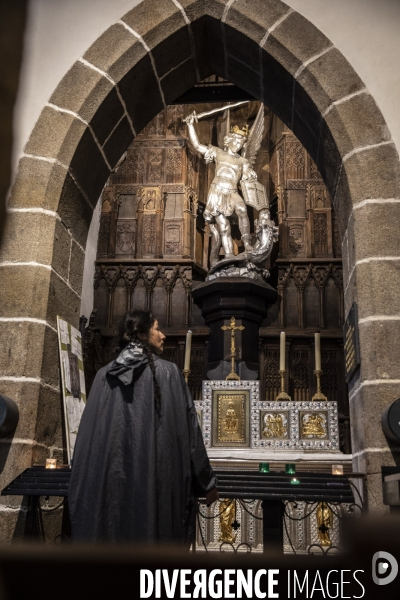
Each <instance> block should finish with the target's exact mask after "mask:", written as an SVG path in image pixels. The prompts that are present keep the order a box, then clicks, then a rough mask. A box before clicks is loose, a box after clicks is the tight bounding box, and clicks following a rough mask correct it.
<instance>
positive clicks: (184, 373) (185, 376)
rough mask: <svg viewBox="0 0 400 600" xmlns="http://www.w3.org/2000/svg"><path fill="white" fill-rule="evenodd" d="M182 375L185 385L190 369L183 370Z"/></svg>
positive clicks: (187, 381)
mask: <svg viewBox="0 0 400 600" xmlns="http://www.w3.org/2000/svg"><path fill="white" fill-rule="evenodd" d="M182 373H183V376H184V378H185V381H186V383H187V384H189V375H190V369H183V371H182Z"/></svg>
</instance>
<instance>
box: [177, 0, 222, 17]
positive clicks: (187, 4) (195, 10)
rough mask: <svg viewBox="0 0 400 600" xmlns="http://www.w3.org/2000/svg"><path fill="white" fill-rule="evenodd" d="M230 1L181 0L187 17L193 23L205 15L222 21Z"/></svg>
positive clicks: (180, 2)
mask: <svg viewBox="0 0 400 600" xmlns="http://www.w3.org/2000/svg"><path fill="white" fill-rule="evenodd" d="M228 2H229V0H179V4H180V5H181V6H182V9H183V11H184V12H185V15H186V17H187V18H188V19H189V21H191V22H192V23H193V22H194V21H197V20H198V19H200V18H201V17H203V16H204V15H206V16H210V17H212V18H214V19H218V20H220V19H222V17H223V15H224V12H225V9H226V7H227V4H228Z"/></svg>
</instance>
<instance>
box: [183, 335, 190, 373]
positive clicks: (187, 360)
mask: <svg viewBox="0 0 400 600" xmlns="http://www.w3.org/2000/svg"><path fill="white" fill-rule="evenodd" d="M191 349H192V332H191V331H190V329H189V331H188V332H187V334H186V348H185V365H184V367H183V369H184V371H189V369H190V352H191Z"/></svg>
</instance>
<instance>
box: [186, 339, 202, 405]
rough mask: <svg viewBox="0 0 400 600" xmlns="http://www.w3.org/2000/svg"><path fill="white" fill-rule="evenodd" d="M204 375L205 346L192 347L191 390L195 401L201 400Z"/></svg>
mask: <svg viewBox="0 0 400 600" xmlns="http://www.w3.org/2000/svg"><path fill="white" fill-rule="evenodd" d="M203 379H205V373H204V346H201V347H196V346H192V353H191V356H190V375H189V389H190V392H191V394H192V398H193V400H201V393H202V382H203Z"/></svg>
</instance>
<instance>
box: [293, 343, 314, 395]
mask: <svg viewBox="0 0 400 600" xmlns="http://www.w3.org/2000/svg"><path fill="white" fill-rule="evenodd" d="M311 361H312V357H311V356H310V350H309V349H308V348H305V347H301V346H300V347H297V348H293V349H292V352H291V360H290V384H291V386H290V387H291V390H290V395H291V397H292V400H295V401H306V400H310V398H311V393H310V392H311V386H310V365H311Z"/></svg>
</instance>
